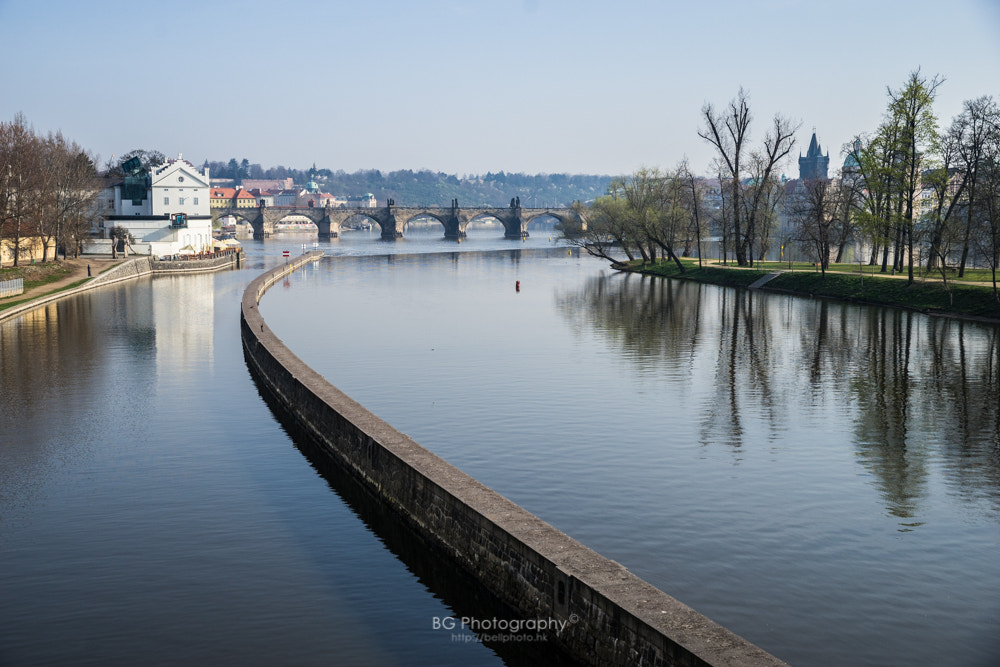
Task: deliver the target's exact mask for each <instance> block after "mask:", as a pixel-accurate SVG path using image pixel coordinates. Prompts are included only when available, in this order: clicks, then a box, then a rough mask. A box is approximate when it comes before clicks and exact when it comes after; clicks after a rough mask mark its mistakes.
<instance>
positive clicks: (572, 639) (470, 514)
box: [241, 252, 784, 667]
mask: <svg viewBox="0 0 1000 667" xmlns="http://www.w3.org/2000/svg"><path fill="white" fill-rule="evenodd" d="M322 254H323V253H321V252H312V253H307V254H306V255H302V256H301V257H298V258H296V259H295V260H294V261H292V262H289V263H288V264H287V265H284V266H281V267H278V268H276V269H274V270H272V271H269V272H267V273H265V274H263V275H261V276H260V277H258V278H257V279H255V280H254V281H253V282H252V283H250V285H249V286H248V287H247V289H246V291H245V292H244V294H243V302H242V314H241V330H242V340H243V347H244V352H245V356H246V359H247V363H248V365H249V366H250V370H251V372H252V373H253V374H254V377H255V378H256V379H257V381H258V384H259V385H260V386H261V387H263V388H265V389H266V390H267V391H269V392H270V393H271V394H272V395H273V396H274V397H275V398H276V399H277V401H278V402H279V403H280V404H281V405H282V406H284V408H285V410H286V412H287V414H288V415H289V416H291V417H292V418H293V419H295V420H296V421H297V422H298V423H299V424H300V425H301V426H302V427H303V428H304V429H305V430H306V432H308V433H310V434H311V436H312V437H313V438H314V439H315V441H316V443H317V444H318V445H319V446H320V447H322V448H323V449H324V450H325V451H326V452H327V453H328V454H329V455H330V456H331V457H332V458H333V459H334V460H335V461H336V462H337V463H338V464H339V465H341V466H342V467H343V468H345V469H346V470H348V471H349V472H350V473H351V474H352V475H353V476H354V477H355V478H356V479H358V480H359V481H360V482H361V483H362V484H364V485H365V486H367V487H368V488H369V489H370V490H371V491H372V492H373V493H375V494H376V495H377V496H378V497H379V498H380V499H381V501H382V502H383V503H384V505H385V506H386V507H387V508H390V509H391V510H392V511H394V512H395V513H396V514H397V515H398V516H399V517H400V518H401V519H402V520H403V521H405V522H406V523H408V524H409V525H411V526H412V527H413V528H415V529H416V530H417V532H418V533H419V534H420V535H422V536H423V537H424V538H425V539H426V541H427V543H428V544H429V545H430V546H431V547H432V548H434V549H436V550H437V551H438V552H440V553H441V554H443V555H444V556H446V557H447V558H449V559H451V560H452V561H454V562H455V563H456V564H458V565H459V566H460V567H462V568H464V569H465V570H467V571H468V572H469V573H471V574H472V575H473V576H474V577H475V578H476V579H477V580H478V581H479V582H481V583H482V585H483V586H485V587H486V588H487V589H489V590H490V591H491V592H492V593H493V594H495V595H496V596H497V597H499V598H500V599H501V600H503V601H504V602H505V603H507V604H508V605H509V606H510V607H511V608H513V609H515V610H517V612H518V613H519V614H520V615H521V617H522V618H523V619H533V620H537V621H541V622H543V623H546V624H548V625H549V626H550V628H549V631H548V638H549V640H550V641H552V642H553V643H555V644H557V645H559V646H561V647H562V648H563V649H564V650H565V651H566V652H568V653H569V654H571V655H572V656H573V657H575V658H576V659H578V660H580V661H581V662H583V663H586V664H593V665H635V664H643V665H739V666H747V667H753V666H756V665H761V666H763V665H783V664H784V663H783V662H781V661H780V660H778V659H777V658H775V657H773V656H771V655H770V654H768V653H766V652H764V651H763V650H762V649H760V648H759V647H757V646H755V645H753V644H751V643H750V642H748V641H746V640H744V639H743V638H741V637H739V636H737V635H735V634H733V633H732V632H730V631H728V630H726V629H725V628H723V627H722V626H720V625H718V624H717V623H714V622H712V621H711V620H709V619H708V618H706V617H704V616H702V615H701V614H699V613H697V612H695V611H694V610H693V609H691V608H689V607H687V606H685V605H684V604H682V603H680V602H678V601H677V600H675V599H674V598H672V597H670V596H669V595H667V594H666V593H664V592H663V591H660V590H659V589H657V588H655V587H653V586H652V585H650V584H649V583H647V582H645V581H643V580H642V579H640V578H639V577H636V576H635V575H633V574H632V573H631V572H629V571H628V570H627V569H625V568H624V567H622V566H621V565H620V564H618V563H616V562H614V561H612V560H609V559H607V558H604V557H603V556H601V555H600V554H598V553H596V552H594V551H593V550H591V549H588V548H587V547H586V546H584V545H583V544H581V543H579V542H577V541H576V540H574V539H572V538H571V537H569V536H568V535H566V534H565V533H562V532H560V531H559V530H557V529H556V528H554V527H553V526H550V525H549V524H547V523H545V522H544V521H542V520H541V519H539V518H538V517H536V516H534V515H533V514H531V513H529V512H528V511H526V510H524V509H523V508H521V507H520V506H518V505H515V504H514V503H513V502H511V501H510V500H508V499H507V498H504V497H503V496H501V495H500V494H498V493H496V492H495V491H493V490H491V489H489V488H487V487H486V486H484V485H483V484H481V483H480V482H478V481H476V480H475V479H473V478H472V477H470V476H468V475H466V474H465V473H463V472H462V471H461V470H459V469H458V468H456V467H454V466H452V465H451V464H449V463H447V462H446V461H444V460H443V459H441V458H440V457H438V456H436V455H434V454H432V453H431V452H429V451H427V450H426V449H424V448H423V447H421V446H420V445H418V444H417V443H416V442H414V441H413V440H412V439H411V438H409V437H408V436H406V435H405V434H403V433H400V432H399V431H397V430H396V429H394V428H393V427H392V426H390V425H389V424H387V423H386V422H384V421H383V420H381V419H379V418H378V417H376V416H375V415H374V414H372V413H371V412H369V411H368V410H366V409H365V408H364V407H363V406H361V405H360V404H358V403H357V402H356V401H354V400H352V399H351V398H350V397H348V396H347V395H346V394H344V393H343V392H341V391H340V390H338V389H337V388H336V387H334V386H333V385H331V384H330V383H329V382H327V381H326V380H325V379H324V378H323V377H322V376H321V375H319V374H318V373H316V372H315V371H314V370H312V369H311V368H310V367H309V366H307V365H306V364H305V363H303V362H302V360H301V359H299V358H298V357H296V356H295V355H294V354H293V353H292V352H291V351H290V350H289V349H288V348H287V347H286V346H285V345H284V344H283V343H282V342H281V340H280V339H279V338H278V337H277V336H275V335H274V333H273V332H272V331H271V330H270V328H269V327H268V326H267V323H266V322H265V321H264V319H263V317H261V315H260V313H259V311H258V308H257V306H258V303H259V302H260V298H261V297H262V296H263V294H264V293H265V292H266V291H267V289H268V288H269V287H270V286H271V285H273V284H274V283H275V282H276V281H277V280H280V279H281V277H282V276H284V275H286V274H288V273H290V272H292V271H294V270H296V269H297V268H299V267H300V266H303V265H304V264H306V263H308V262H312V261H318V260H319V258H320V257H321V256H322Z"/></svg>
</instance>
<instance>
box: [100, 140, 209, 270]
mask: <svg viewBox="0 0 1000 667" xmlns="http://www.w3.org/2000/svg"><path fill="white" fill-rule="evenodd" d="M210 187H211V186H210V184H209V176H208V169H207V168H206V169H205V170H204V171H202V170H200V169H198V168H197V167H195V166H194V165H192V164H191V163H190V162H187V161H185V160H183V159H182V157H181V156H179V155H178V156H177V159H176V160H170V161H168V162H167V163H165V164H162V165H160V166H158V167H153V168H152V169H151V170H150V172H149V173H148V175H147V176H146V183H145V188H144V193H142V194H144V196H143V197H142V198H141V199H139V198H138V197H139V193H137V192H133V193H132V196H134V197H136V198H134V199H133V198H132V196H130V197H129V198H125V196H124V195H125V191H126V186H125V184H124V183H121V184H118V185H115V186H113V187H112V188H110V189H109V190H108V191H107V194H106V196H105V197H104V199H107V200H108V202H109V203H111V202H112V201H113V202H114V206H113V208H114V212H113V213H112V214H111V215H109V216H108V217H107V219H105V220H104V222H103V224H104V231H106V232H107V233H108V234H110V228H111V227H125V228H126V229H128V230H129V233H130V234H131V235H132V237H133V238H134V239H135V243H134V244H133V247H134V248H136V249H137V250H139V251H140V252H148V253H149V254H151V255H154V256H158V257H161V256H166V255H178V254H197V253H200V252H208V251H211V249H212V212H211V205H210V203H209V198H210ZM178 214H184V215H185V216H186V221H185V222H183V223H179V222H178V221H177V215H178Z"/></svg>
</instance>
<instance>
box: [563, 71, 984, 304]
mask: <svg viewBox="0 0 1000 667" xmlns="http://www.w3.org/2000/svg"><path fill="white" fill-rule="evenodd" d="M942 83H943V79H942V78H941V77H939V76H935V77H932V78H928V77H926V76H924V75H922V74H921V72H920V71H919V70H916V71H914V72H912V73H911V74H910V75H909V76H908V78H907V79H906V81H905V82H904V83H903V85H902V86H900V87H899V88H892V87H887V97H888V101H887V105H886V110H885V113H884V115H883V119H882V122H881V123H880V124H879V125H878V127H877V128H876V129H875V130H874V131H872V132H861V133H859V134H858V135H857V136H856V137H854V139H853V141H851V142H850V143H848V144H847V145H845V147H844V148H843V150H842V156H843V157H845V158H846V159H845V162H844V168H843V169H842V170H838V172H837V173H835V174H833V175H832V177H831V178H827V179H816V180H804V181H792V182H786V181H785V180H784V179H782V178H781V176H780V168H781V166H782V164H783V163H784V162H785V161H786V160H787V157H788V156H789V155H790V154H791V152H792V150H793V149H794V147H795V138H794V135H795V133H796V132H797V131H798V129H799V125H798V124H795V123H793V122H792V121H790V120H789V119H787V118H785V117H784V116H782V115H780V114H775V115H774V116H773V117H772V118H771V120H770V122H769V123H768V125H767V128H766V130H765V133H764V136H763V138H762V139H761V140H760V141H758V142H756V143H754V142H752V141H751V140H750V137H751V128H752V124H753V113H752V110H751V105H750V100H749V95H748V94H747V93H746V92H745V91H744V90H743V89H740V90H739V92H738V93H737V95H736V97H734V98H733V99H732V100H731V101H730V102H729V103H728V104H726V105H725V106H722V107H717V106H716V105H714V104H711V103H709V104H706V105H705V106H704V107H703V108H702V110H701V121H702V126H701V128H700V129H699V131H698V134H699V136H701V137H702V138H703V139H704V140H705V141H706V142H707V143H708V144H709V145H710V146H712V148H713V149H714V153H715V159H714V161H713V164H712V168H711V177H710V178H703V177H694V176H692V174H691V172H690V169H689V168H688V166H687V164H686V162H682V163H681V164H680V165H678V166H677V167H676V168H674V169H672V170H666V171H660V170H657V169H648V168H643V169H640V170H638V171H636V172H635V173H633V174H631V175H629V176H626V177H621V178H616V179H613V180H612V181H610V183H609V187H608V190H607V191H606V193H605V194H604V195H603V196H601V197H598V198H597V199H596V200H595V201H594V202H593V203H592V204H591V205H590V206H586V207H584V206H580V207H579V208H580V210H581V212H582V213H583V215H584V217H585V218H586V219H587V221H588V225H587V230H586V231H585V232H583V233H577V232H574V231H572V230H569V231H568V233H567V234H566V236H567V238H568V239H570V241H571V242H572V243H574V244H576V245H579V246H581V247H583V248H586V249H587V250H588V251H589V252H590V253H591V254H593V255H596V256H599V257H604V258H607V259H609V260H611V261H618V259H620V258H621V256H622V254H624V256H625V257H626V258H627V259H628V260H635V259H641V260H642V261H643V262H647V261H655V260H656V259H657V255H658V254H659V255H660V256H661V257H664V258H668V259H672V260H674V261H675V262H676V263H677V265H678V267H679V268H680V270H681V271H683V270H684V267H683V265H682V264H681V262H680V261H679V260H678V259H677V257H678V255H679V256H682V257H683V256H687V255H690V254H692V253H693V252H694V251H695V250H696V249H698V248H700V245H701V243H702V242H703V240H704V239H705V237H706V236H712V237H714V239H715V240H717V241H718V243H719V248H720V255H721V258H722V259H723V261H728V259H729V258H730V257H731V258H732V259H733V260H734V261H735V262H736V264H737V265H739V266H753V264H754V262H755V261H759V260H762V259H763V258H764V256H765V254H766V253H767V252H768V251H769V250H770V249H772V248H774V247H775V246H780V247H782V248H784V247H789V246H792V245H795V246H796V247H797V248H798V250H799V252H800V254H804V255H805V256H806V257H808V258H809V259H810V260H811V261H813V262H815V263H816V264H817V266H819V267H820V269H821V270H822V271H823V272H824V274H825V271H826V269H827V268H828V266H829V264H830V262H831V261H833V262H835V263H839V262H841V261H842V260H843V259H844V256H845V251H846V249H847V248H848V247H850V246H852V245H854V246H857V247H860V248H866V249H867V251H868V254H867V257H865V258H864V259H865V260H866V261H867V263H868V264H869V265H872V266H876V265H879V264H881V271H882V272H886V273H888V272H890V271H891V272H894V273H897V272H903V271H905V272H906V273H907V277H908V280H909V282H911V283H912V282H913V280H914V274H915V267H917V268H918V269H921V268H922V270H924V271H939V272H940V273H941V276H942V277H943V278H944V280H945V284H946V285H947V278H948V275H949V274H952V273H954V274H957V276H958V277H963V276H964V274H965V271H966V269H967V268H968V267H969V266H970V263H971V262H972V261H973V258H975V260H976V261H977V262H978V264H979V265H980V266H986V267H987V268H989V269H990V270H991V273H992V276H993V290H994V295H995V296H996V297H997V299H998V300H1000V293H998V291H997V282H996V273H997V269H998V264H1000V210H998V208H1000V109H998V105H997V103H996V102H995V101H994V100H993V98H992V97H990V96H982V97H979V98H977V99H974V100H967V101H966V102H965V103H964V105H963V109H962V111H961V113H960V114H959V115H957V116H956V117H955V118H954V119H952V121H951V123H950V125H948V126H947V127H945V128H941V127H940V126H939V123H938V120H937V117H936V116H935V115H934V112H933V103H934V100H935V97H936V94H937V91H938V89H939V87H940V86H941V85H942ZM698 255H699V257H700V256H701V252H700V250H699V251H698ZM616 258H618V259H616Z"/></svg>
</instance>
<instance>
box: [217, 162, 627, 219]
mask: <svg viewBox="0 0 1000 667" xmlns="http://www.w3.org/2000/svg"><path fill="white" fill-rule="evenodd" d="M203 166H205V167H208V168H209V169H210V170H211V172H210V173H211V175H212V178H231V179H234V180H236V181H239V180H242V179H244V178H252V179H269V178H275V179H277V178H291V179H292V180H293V181H294V182H295V183H296V184H305V183H307V182H308V181H315V182H316V183H317V184H318V185H319V187H320V189H321V190H323V191H324V192H329V193H330V194H335V195H349V196H358V195H362V194H365V193H368V192H370V193H372V194H373V195H375V198H376V199H377V200H378V201H380V202H384V201H385V200H387V199H389V198H392V199H395V200H396V203H397V204H399V205H402V206H424V205H435V204H437V205H439V206H447V205H448V202H450V201H451V200H452V199H458V201H459V204H460V205H465V206H482V205H487V206H506V205H507V204H508V203H509V202H510V200H511V199H512V198H514V197H520V198H521V204H522V205H523V206H532V207H534V206H569V205H570V204H572V203H573V202H574V201H581V202H589V201H591V200H593V199H594V198H596V197H599V196H601V195H603V194H604V193H605V192H606V191H607V187H608V183H610V182H611V178H612V177H611V176H593V175H581V174H523V173H505V172H503V171H499V172H496V173H493V172H488V173H487V174H486V175H485V176H483V175H469V176H462V177H459V176H456V175H455V174H445V173H444V172H440V171H438V172H434V171H430V170H427V169H421V170H419V171H413V170H411V169H401V170H398V171H389V172H383V171H380V170H378V169H365V170H359V171H355V172H353V173H347V172H345V171H343V170H338V171H332V170H330V169H317V168H316V166H315V165H313V167H312V168H310V169H306V170H300V169H289V168H287V167H281V166H279V167H271V168H269V169H264V168H262V167H261V166H260V165H259V164H251V163H250V162H249V160H247V159H246V158H244V159H243V160H242V161H241V162H237V161H236V159H235V158H232V159H230V160H229V162H210V161H206V162H205V163H204V165H203Z"/></svg>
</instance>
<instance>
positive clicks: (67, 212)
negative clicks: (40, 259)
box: [39, 132, 99, 259]
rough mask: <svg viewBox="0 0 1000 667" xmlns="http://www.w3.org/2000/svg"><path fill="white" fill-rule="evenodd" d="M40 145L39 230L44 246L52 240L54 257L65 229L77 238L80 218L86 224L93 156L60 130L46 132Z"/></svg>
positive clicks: (93, 186) (94, 179) (94, 188)
mask: <svg viewBox="0 0 1000 667" xmlns="http://www.w3.org/2000/svg"><path fill="white" fill-rule="evenodd" d="M40 146H41V149H42V162H43V166H44V169H43V172H42V174H43V175H42V178H41V188H42V189H41V193H42V195H41V198H42V200H43V202H44V214H43V215H42V216H41V218H40V219H39V232H40V234H41V236H42V237H43V242H44V244H45V247H46V249H47V248H48V246H49V245H50V244H53V242H54V244H55V246H56V248H57V252H56V259H58V248H59V247H62V248H68V244H67V234H68V232H70V231H72V236H73V237H74V238H76V239H78V238H79V233H80V230H79V229H78V228H77V227H78V226H79V225H80V224H81V223H82V222H83V221H86V222H87V224H88V226H89V219H87V215H86V214H87V213H88V212H89V211H90V210H91V209H92V207H93V203H94V200H95V199H96V198H97V194H98V191H99V190H98V176H97V170H96V168H95V166H94V160H93V158H91V157H90V156H89V155H88V154H87V153H86V151H84V150H83V149H82V148H80V146H79V145H77V144H76V142H71V141H68V140H67V139H66V138H65V137H63V135H62V133H61V132H56V133H54V134H53V133H49V135H48V137H47V138H46V139H45V140H44V141H42V142H40ZM46 251H47V250H46Z"/></svg>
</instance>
